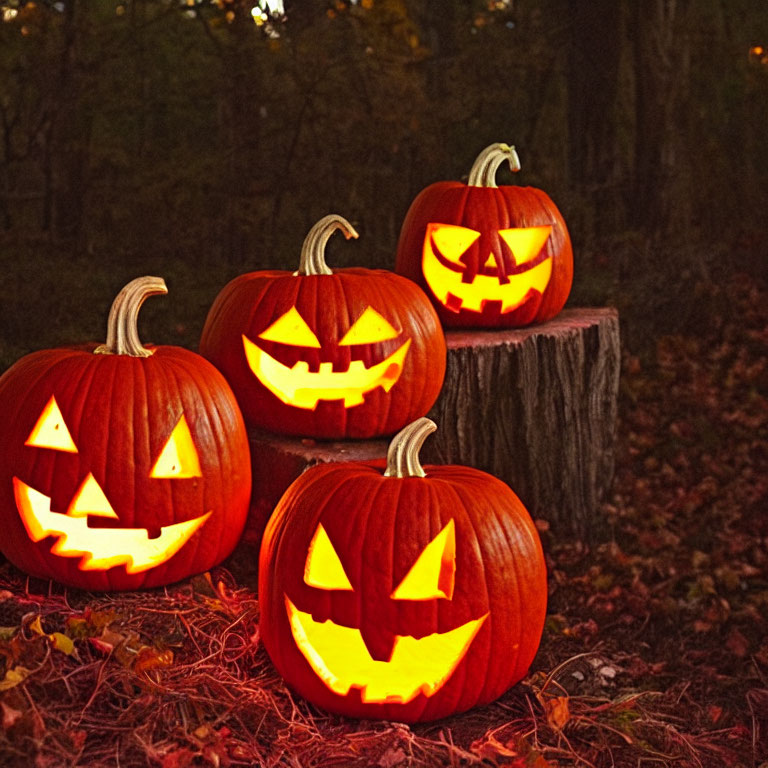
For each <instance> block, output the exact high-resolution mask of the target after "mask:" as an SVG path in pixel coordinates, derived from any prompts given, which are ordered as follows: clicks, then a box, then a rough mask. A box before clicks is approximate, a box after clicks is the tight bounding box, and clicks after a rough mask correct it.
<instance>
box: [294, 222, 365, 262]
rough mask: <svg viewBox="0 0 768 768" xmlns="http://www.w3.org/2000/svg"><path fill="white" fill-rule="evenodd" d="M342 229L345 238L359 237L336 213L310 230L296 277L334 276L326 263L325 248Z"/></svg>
mask: <svg viewBox="0 0 768 768" xmlns="http://www.w3.org/2000/svg"><path fill="white" fill-rule="evenodd" d="M337 229H340V230H341V231H342V233H343V234H344V237H346V238H347V240H349V238H350V237H358V234H357V232H356V231H355V228H354V227H353V226H352V225H351V224H350V223H349V222H348V221H347V220H346V219H345V218H344V217H343V216H339V215H338V214H336V213H330V214H328V216H324V217H323V218H322V219H320V221H318V222H317V224H315V226H314V227H312V229H310V230H309V234H308V235H307V236H306V238H304V245H302V247H301V260H300V261H299V268H298V270H296V272H294V273H293V274H294V275H332V274H333V272H332V271H331V269H330V267H329V266H328V265H327V264H326V263H325V246H326V244H327V243H328V239H329V238H330V236H331V235H332V234H333V233H334V232H335V231H336V230H337Z"/></svg>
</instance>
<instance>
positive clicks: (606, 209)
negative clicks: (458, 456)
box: [567, 0, 625, 237]
mask: <svg viewBox="0 0 768 768" xmlns="http://www.w3.org/2000/svg"><path fill="white" fill-rule="evenodd" d="M624 6H625V3H624V1H623V0H589V2H584V0H568V2H567V8H568V18H569V21H570V25H569V31H570V34H569V35H568V67H567V82H568V97H567V98H568V147H569V152H568V165H569V167H568V170H569V175H570V183H571V186H572V187H573V189H574V191H575V192H576V193H577V194H583V195H585V196H588V197H589V198H590V199H591V200H592V201H593V203H594V205H593V210H594V211H595V212H596V215H594V216H593V217H592V220H591V221H585V222H583V225H582V231H583V232H584V234H585V235H587V236H590V235H591V236H595V237H600V236H601V235H605V234H608V233H613V232H616V231H618V230H620V229H621V228H622V226H623V223H624V222H623V214H624V211H623V205H622V200H621V197H620V195H619V194H618V186H619V167H618V153H619V150H618V146H617V130H616V127H617V114H616V103H617V94H618V88H619V67H620V61H621V50H622V45H623V39H624V38H623V36H624V17H625V7H624Z"/></svg>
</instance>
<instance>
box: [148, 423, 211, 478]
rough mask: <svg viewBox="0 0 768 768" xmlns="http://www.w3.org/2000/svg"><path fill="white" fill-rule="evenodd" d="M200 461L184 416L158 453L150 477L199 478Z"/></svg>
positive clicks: (200, 473)
mask: <svg viewBox="0 0 768 768" xmlns="http://www.w3.org/2000/svg"><path fill="white" fill-rule="evenodd" d="M202 474H203V473H202V472H201V471H200V459H199V458H198V456H197V449H196V448H195V443H194V441H193V440H192V434H191V433H190V431H189V426H188V424H187V420H186V418H185V417H184V414H183V413H182V414H181V418H180V419H179V421H178V422H177V424H176V426H175V427H174V428H173V432H171V436H170V437H169V438H168V440H167V441H166V443H165V445H164V446H163V450H162V451H160V455H159V456H158V457H157V461H156V462H155V465H154V467H152V471H151V472H150V473H149V476H150V477H178V478H181V477H200V476H201V475H202Z"/></svg>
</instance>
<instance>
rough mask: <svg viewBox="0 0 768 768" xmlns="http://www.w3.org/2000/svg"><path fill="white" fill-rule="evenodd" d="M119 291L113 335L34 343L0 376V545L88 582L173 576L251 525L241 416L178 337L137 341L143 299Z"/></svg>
mask: <svg viewBox="0 0 768 768" xmlns="http://www.w3.org/2000/svg"><path fill="white" fill-rule="evenodd" d="M166 292H167V291H166V287H165V283H164V282H163V280H161V279H160V278H153V277H145V278H138V279H137V280H134V281H132V282H131V283H129V284H128V285H127V286H126V287H125V288H124V289H123V290H122V291H121V293H120V294H119V295H118V297H117V298H116V299H115V302H114V304H113V306H112V310H111V312H110V316H109V323H108V332H107V343H106V345H102V346H97V345H95V344H91V345H83V346H80V347H68V348H61V349H48V350H42V351H39V352H33V353H31V354H29V355H27V356H25V357H23V358H22V359H21V360H19V361H18V362H17V363H15V364H14V365H13V366H11V367H10V368H9V369H8V370H7V371H6V372H5V373H4V374H3V376H2V377H0V412H2V413H3V419H2V421H1V422H0V499H1V500H2V505H1V506H0V509H2V516H3V517H2V520H3V535H2V537H0V549H2V552H3V554H4V555H5V556H6V557H7V558H8V559H9V560H10V561H11V562H12V563H14V564H15V565H16V566H18V567H19V568H21V569H22V570H24V571H26V572H27V573H30V574H32V575H34V576H40V577H43V578H50V579H56V580H57V581H60V582H63V583H65V584H69V585H72V586H75V587H82V588H84V589H99V590H101V589H136V588H139V587H151V586H157V585H161V584H168V583H170V582H173V581H177V580H179V579H182V578H185V577H187V576H190V575H191V574H194V573H199V572H201V571H204V570H206V569H208V568H211V567H212V566H214V565H216V564H217V563H219V562H220V561H221V560H223V559H224V558H225V557H226V556H227V555H228V554H229V553H230V552H231V551H232V549H233V548H234V546H235V544H236V543H237V540H238V538H239V536H240V533H241V532H242V529H243V526H244V525H245V519H246V516H247V512H248V504H249V500H250V490H251V469H250V457H249V449H248V441H247V437H246V433H245V425H244V423H243V420H242V416H241V414H240V411H239V409H238V407H237V403H236V401H235V398H234V395H233V394H232V391H231V389H230V388H229V386H228V385H227V383H226V381H225V380H224V378H223V376H222V375H221V374H220V373H219V372H218V371H217V370H216V369H215V368H214V367H213V366H212V365H211V364H210V363H208V362H207V361H206V360H204V359H203V358H202V357H200V356H199V355H197V354H195V353H194V352H190V351H189V350H186V349H181V348H180V347H172V346H158V347H154V348H152V347H149V348H145V347H143V346H142V345H141V342H140V341H139V338H138V332H137V328H136V319H137V314H138V311H139V307H140V306H141V304H142V302H143V301H144V299H145V298H146V297H147V296H149V295H152V294H158V293H166Z"/></svg>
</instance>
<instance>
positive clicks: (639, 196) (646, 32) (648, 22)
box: [631, 0, 691, 239]
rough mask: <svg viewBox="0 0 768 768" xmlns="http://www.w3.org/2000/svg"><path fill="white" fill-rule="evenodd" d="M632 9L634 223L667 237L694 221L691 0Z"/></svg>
mask: <svg viewBox="0 0 768 768" xmlns="http://www.w3.org/2000/svg"><path fill="white" fill-rule="evenodd" d="M631 6H632V9H633V19H632V28H633V30H634V34H633V38H634V58H635V114H636V125H635V179H634V181H635V186H634V194H633V206H632V209H633V211H634V213H635V223H636V225H637V226H639V227H641V228H643V229H645V230H646V231H650V232H655V233H657V234H658V235H659V236H660V237H663V238H665V239H667V238H668V237H669V236H670V235H675V234H676V235H678V236H684V235H685V233H686V232H687V230H688V228H689V226H690V222H691V210H690V194H688V190H687V189H686V186H687V184H688V183H689V177H690V174H689V173H688V171H687V169H686V168H685V167H684V166H683V162H684V153H683V152H682V151H681V148H682V147H683V145H684V144H685V141H686V138H687V135H686V134H687V131H686V130H685V126H686V123H687V120H688V115H687V111H686V110H685V108H684V105H685V95H686V91H687V86H688V79H689V78H688V73H689V66H690V41H689V37H688V32H687V22H688V15H689V14H688V12H689V7H690V0H644V2H635V3H632V4H631Z"/></svg>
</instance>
